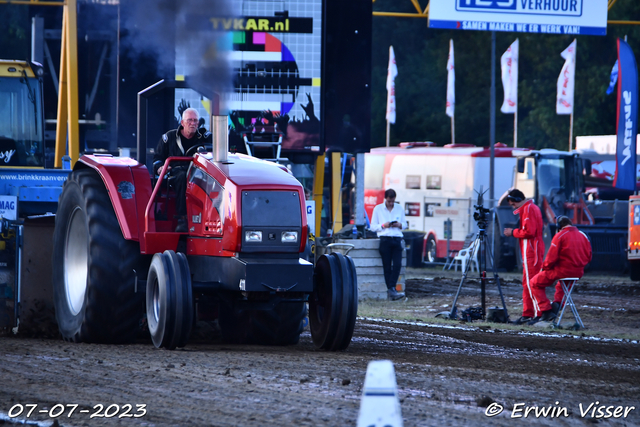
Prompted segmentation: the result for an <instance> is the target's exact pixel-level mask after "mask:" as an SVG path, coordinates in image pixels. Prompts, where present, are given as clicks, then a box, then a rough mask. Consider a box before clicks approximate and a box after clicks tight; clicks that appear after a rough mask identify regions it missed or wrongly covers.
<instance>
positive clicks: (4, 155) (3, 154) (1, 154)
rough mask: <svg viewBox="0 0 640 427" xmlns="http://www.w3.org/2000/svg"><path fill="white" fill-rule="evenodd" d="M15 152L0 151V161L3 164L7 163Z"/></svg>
mask: <svg viewBox="0 0 640 427" xmlns="http://www.w3.org/2000/svg"><path fill="white" fill-rule="evenodd" d="M15 152H16V150H7V151H0V160H4V162H5V163H9V162H10V161H11V157H13V155H14V154H15Z"/></svg>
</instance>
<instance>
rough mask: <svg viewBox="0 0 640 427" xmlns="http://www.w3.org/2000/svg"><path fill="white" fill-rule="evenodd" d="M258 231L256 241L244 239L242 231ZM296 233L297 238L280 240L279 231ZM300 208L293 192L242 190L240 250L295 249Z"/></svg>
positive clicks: (297, 242) (299, 234)
mask: <svg viewBox="0 0 640 427" xmlns="http://www.w3.org/2000/svg"><path fill="white" fill-rule="evenodd" d="M249 232H259V233H260V234H261V236H262V238H261V240H260V241H248V240H247V239H246V233H249ZM291 232H295V233H297V240H295V241H283V239H282V235H283V233H291ZM301 238H302V211H301V209H300V197H299V193H298V192H297V191H292V190H290V191H243V192H242V252H291V253H292V252H296V253H297V252H299V251H300V239H301Z"/></svg>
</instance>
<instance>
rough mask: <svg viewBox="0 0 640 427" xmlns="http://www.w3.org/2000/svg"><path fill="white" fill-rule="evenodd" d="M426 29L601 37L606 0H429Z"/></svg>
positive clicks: (604, 33) (605, 25) (604, 25)
mask: <svg viewBox="0 0 640 427" xmlns="http://www.w3.org/2000/svg"><path fill="white" fill-rule="evenodd" d="M429 27H431V28H445V29H456V30H478V31H510V32H519V33H541V34H572V35H597V36H604V35H606V34H607V0H431V1H430V3H429Z"/></svg>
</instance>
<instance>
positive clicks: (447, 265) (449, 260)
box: [442, 233, 475, 270]
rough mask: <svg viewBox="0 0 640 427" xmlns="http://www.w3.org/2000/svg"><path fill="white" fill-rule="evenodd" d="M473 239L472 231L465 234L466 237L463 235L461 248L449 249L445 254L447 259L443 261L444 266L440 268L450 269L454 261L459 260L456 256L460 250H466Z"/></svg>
mask: <svg viewBox="0 0 640 427" xmlns="http://www.w3.org/2000/svg"><path fill="white" fill-rule="evenodd" d="M474 240H475V234H473V233H470V234H467V237H465V239H464V242H463V243H462V249H460V250H450V251H449V253H448V254H447V260H446V262H445V263H444V267H442V269H443V270H451V267H453V265H454V264H455V263H456V261H457V260H459V258H456V257H457V256H458V254H459V253H460V251H461V250H466V249H467V248H469V246H470V245H471V244H472V243H473V242H474ZM456 270H457V268H456Z"/></svg>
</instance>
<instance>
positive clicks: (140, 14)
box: [121, 0, 233, 110]
mask: <svg viewBox="0 0 640 427" xmlns="http://www.w3.org/2000/svg"><path fill="white" fill-rule="evenodd" d="M232 16H233V13H232V8H231V6H230V4H229V2H228V1H225V0H123V1H122V2H121V25H122V30H123V31H125V32H126V33H127V34H128V37H126V38H123V39H122V40H123V43H127V48H128V51H129V52H130V54H132V55H145V56H151V57H153V58H154V59H155V60H156V63H157V67H158V74H159V75H165V76H166V77H167V78H174V77H175V65H176V61H179V62H180V63H182V64H184V66H185V68H186V73H185V80H186V81H187V82H188V84H189V86H191V87H193V88H194V89H196V90H197V91H198V92H200V93H201V94H203V95H205V96H206V97H207V98H209V99H211V100H212V101H213V100H215V99H217V95H216V94H219V93H222V92H228V91H231V90H232V88H233V77H232V67H231V63H230V61H229V60H228V56H227V55H226V53H225V50H231V45H230V42H227V41H228V40H230V38H229V33H228V32H222V31H214V30H213V25H212V21H211V18H217V17H232ZM125 40H126V42H125ZM212 104H213V102H212ZM216 107H217V106H215V105H214V106H213V108H214V110H215V109H216Z"/></svg>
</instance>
